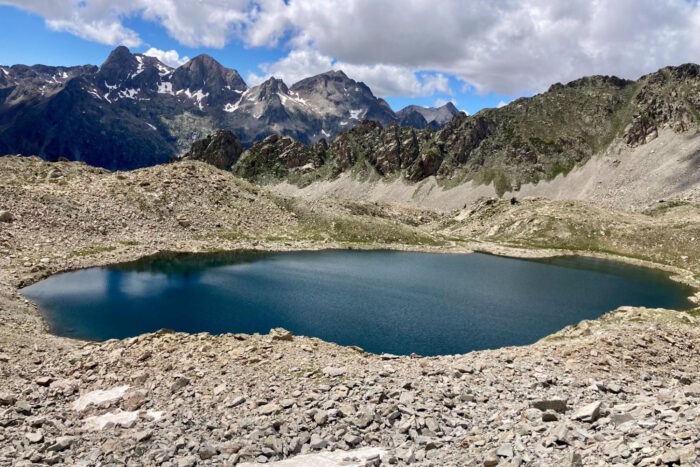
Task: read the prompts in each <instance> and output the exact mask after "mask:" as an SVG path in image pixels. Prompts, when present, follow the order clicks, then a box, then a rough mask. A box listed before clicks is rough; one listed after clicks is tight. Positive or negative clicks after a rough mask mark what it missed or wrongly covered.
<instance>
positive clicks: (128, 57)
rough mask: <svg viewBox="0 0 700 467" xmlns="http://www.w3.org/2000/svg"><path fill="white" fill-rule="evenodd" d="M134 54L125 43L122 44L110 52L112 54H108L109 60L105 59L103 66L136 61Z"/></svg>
mask: <svg viewBox="0 0 700 467" xmlns="http://www.w3.org/2000/svg"><path fill="white" fill-rule="evenodd" d="M134 60H135V58H134V55H133V54H132V53H131V51H130V50H129V48H128V47H126V46H124V45H120V46H118V47H117V48H115V49H114V50H112V51H111V52H110V54H109V55H108V56H107V60H105V61H104V63H103V64H102V66H103V67H104V66H111V65H122V66H124V65H126V64H128V63H130V62H132V61H134Z"/></svg>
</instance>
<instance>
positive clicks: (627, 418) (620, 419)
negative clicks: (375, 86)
mask: <svg viewBox="0 0 700 467" xmlns="http://www.w3.org/2000/svg"><path fill="white" fill-rule="evenodd" d="M610 420H611V421H612V422H613V424H615V425H622V424H623V423H627V422H631V421H633V420H634V417H633V416H632V415H631V414H628V413H616V414H613V415H612V416H611V417H610Z"/></svg>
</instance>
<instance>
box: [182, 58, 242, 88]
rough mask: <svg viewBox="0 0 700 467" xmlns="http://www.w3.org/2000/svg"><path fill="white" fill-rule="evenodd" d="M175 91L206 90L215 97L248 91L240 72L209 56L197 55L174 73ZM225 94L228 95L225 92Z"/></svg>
mask: <svg viewBox="0 0 700 467" xmlns="http://www.w3.org/2000/svg"><path fill="white" fill-rule="evenodd" d="M172 82H173V87H174V89H190V90H206V91H208V92H210V93H212V94H214V95H218V94H220V93H222V92H223V91H222V90H223V89H227V90H228V91H241V92H242V91H245V90H246V89H248V86H247V85H246V83H245V81H243V78H241V75H239V74H238V71H236V70H234V69H231V68H226V67H225V66H223V65H222V64H221V63H219V62H217V61H216V60H214V58H212V57H211V56H209V55H206V54H202V55H197V56H196V57H194V58H193V59H192V60H190V61H188V62H187V63H185V64H184V65H182V66H180V67H179V68H177V69H176V70H175V71H174V72H173V76H172ZM224 94H226V93H225V92H224Z"/></svg>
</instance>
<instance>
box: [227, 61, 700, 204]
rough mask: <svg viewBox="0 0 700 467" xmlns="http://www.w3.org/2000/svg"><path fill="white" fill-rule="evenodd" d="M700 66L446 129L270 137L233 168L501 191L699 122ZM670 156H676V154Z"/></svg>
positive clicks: (527, 101)
mask: <svg viewBox="0 0 700 467" xmlns="http://www.w3.org/2000/svg"><path fill="white" fill-rule="evenodd" d="M699 116H700V67H699V66H698V65H690V64H689V65H683V66H680V67H668V68H664V69H662V70H659V71H658V72H656V73H652V74H649V75H647V76H644V77H642V78H640V79H639V80H638V81H626V80H622V79H619V78H615V77H607V76H593V77H587V78H582V79H579V80H576V81H573V82H571V83H569V84H567V85H561V84H556V85H553V86H552V87H551V88H550V89H549V90H548V91H547V92H545V93H542V94H539V95H536V96H534V97H532V98H522V99H518V100H516V101H514V102H513V103H511V104H509V105H508V106H505V107H502V108H499V109H487V110H484V111H482V112H479V113H478V114H476V115H474V116H466V115H464V114H460V115H457V116H456V117H454V118H453V119H452V120H451V121H450V122H449V123H447V124H446V125H445V127H444V128H442V129H440V130H437V131H433V130H432V129H430V128H426V129H424V130H416V129H414V128H401V127H399V126H397V125H390V126H388V127H382V126H381V125H379V124H377V123H374V122H371V121H363V122H362V123H361V124H359V125H357V126H356V127H355V128H353V129H352V130H350V131H349V132H347V133H344V134H342V135H340V136H339V137H338V138H336V139H335V140H334V141H333V142H332V143H331V144H330V145H329V146H328V147H327V148H325V149H323V151H321V150H320V149H318V148H305V149H304V148H301V147H298V148H296V149H295V151H294V152H293V156H292V153H290V152H289V151H288V148H289V147H290V145H291V143H287V142H285V143H284V144H281V143H280V142H279V141H278V140H275V141H273V142H270V141H263V142H261V143H257V144H254V145H253V146H251V147H250V148H249V149H248V151H246V153H244V154H243V155H242V156H241V158H240V159H239V161H238V162H237V164H236V165H235V166H234V168H233V170H234V172H236V173H238V174H240V175H243V176H246V177H248V178H252V179H255V180H258V181H265V182H279V181H290V182H292V183H294V184H298V185H299V186H305V185H308V184H309V183H312V182H314V181H318V180H329V179H333V178H335V177H337V176H339V175H341V174H343V173H348V174H354V175H355V176H358V177H360V179H362V178H370V179H385V180H393V179H396V178H403V179H406V180H408V181H411V182H419V181H422V180H425V179H427V178H429V177H435V179H436V180H437V181H438V183H439V184H441V185H442V186H443V187H451V186H456V185H459V184H463V183H466V182H472V183H473V184H477V185H479V184H483V185H490V184H492V185H493V186H494V188H495V190H496V192H497V193H499V194H503V193H505V192H509V191H517V190H519V189H520V187H521V186H522V185H524V184H536V183H538V182H540V181H543V180H551V179H553V178H555V177H556V176H557V175H559V174H567V173H569V172H570V171H571V170H572V169H573V168H574V167H577V166H581V165H583V164H584V163H585V162H587V161H588V160H589V159H590V158H591V156H593V155H594V154H599V153H601V152H602V151H604V150H606V149H608V148H610V147H611V144H612V143H613V142H614V141H618V142H621V143H622V144H624V145H625V146H627V147H636V146H639V145H643V144H646V143H648V142H650V141H653V140H654V138H656V137H657V136H658V134H659V131H662V130H663V129H665V128H667V129H669V131H672V132H676V133H685V132H688V131H690V130H693V131H697V130H698V122H699V121H700V118H699ZM667 157H671V155H667Z"/></svg>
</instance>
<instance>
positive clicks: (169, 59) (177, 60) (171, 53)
mask: <svg viewBox="0 0 700 467" xmlns="http://www.w3.org/2000/svg"><path fill="white" fill-rule="evenodd" d="M143 54H144V55H148V56H149V57H155V58H157V59H158V60H160V61H161V62H163V63H165V64H166V65H168V66H171V67H175V68H176V67H179V66H180V65H183V64H185V63H187V62H188V61H189V60H190V58H189V57H186V56H183V57H180V54H179V53H177V50H160V49H156V48H155V47H151V48H150V49H148V50H147V51H145V52H144V53H143Z"/></svg>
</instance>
